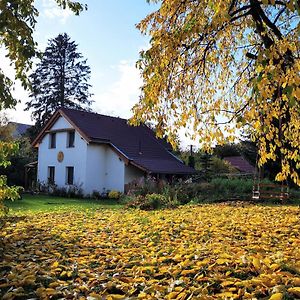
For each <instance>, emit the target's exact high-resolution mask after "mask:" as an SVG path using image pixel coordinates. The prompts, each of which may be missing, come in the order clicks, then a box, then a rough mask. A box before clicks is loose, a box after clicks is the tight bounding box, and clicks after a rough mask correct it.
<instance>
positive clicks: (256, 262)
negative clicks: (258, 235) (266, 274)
mask: <svg viewBox="0 0 300 300" xmlns="http://www.w3.org/2000/svg"><path fill="white" fill-rule="evenodd" d="M252 263H253V266H254V268H255V269H256V270H260V268H261V263H260V260H259V259H258V258H256V257H254V258H253V261H252Z"/></svg>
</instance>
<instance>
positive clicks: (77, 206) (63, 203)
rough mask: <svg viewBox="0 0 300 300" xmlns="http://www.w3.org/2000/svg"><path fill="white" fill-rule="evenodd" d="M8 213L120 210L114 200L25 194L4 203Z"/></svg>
mask: <svg viewBox="0 0 300 300" xmlns="http://www.w3.org/2000/svg"><path fill="white" fill-rule="evenodd" d="M5 204H6V205H7V206H8V207H9V212H10V213H22V212H26V213H27V212H53V211H55V212H56V211H70V210H71V211H74V210H82V209H98V208H104V207H106V208H120V207H121V205H120V204H118V203H117V201H116V200H108V199H107V200H94V199H72V198H70V199H68V198H62V197H53V196H47V195H34V196H32V195H28V194H25V195H24V196H23V198H22V199H21V200H16V201H6V202H5Z"/></svg>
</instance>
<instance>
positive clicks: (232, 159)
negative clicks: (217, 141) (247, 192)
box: [223, 155, 255, 175]
mask: <svg viewBox="0 0 300 300" xmlns="http://www.w3.org/2000/svg"><path fill="white" fill-rule="evenodd" d="M223 160H224V161H226V162H228V163H229V164H230V165H231V166H232V167H234V168H235V169H236V170H237V171H238V172H240V173H241V174H248V175H253V174H254V173H255V167H254V166H252V165H251V164H250V163H249V162H248V161H247V160H246V159H245V158H244V157H243V156H241V155H239V156H225V157H223Z"/></svg>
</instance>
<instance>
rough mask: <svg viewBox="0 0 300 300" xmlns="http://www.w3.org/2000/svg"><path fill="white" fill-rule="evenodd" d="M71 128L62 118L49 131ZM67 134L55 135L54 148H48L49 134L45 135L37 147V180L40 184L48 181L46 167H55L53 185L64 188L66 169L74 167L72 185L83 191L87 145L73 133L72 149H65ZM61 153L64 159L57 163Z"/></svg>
mask: <svg viewBox="0 0 300 300" xmlns="http://www.w3.org/2000/svg"><path fill="white" fill-rule="evenodd" d="M68 128H72V126H71V124H69V123H68V122H67V121H66V120H65V119H64V118H63V117H60V118H59V119H58V120H57V122H56V123H55V124H54V126H53V127H52V128H51V130H57V129H68ZM67 134H68V133H67V132H57V133H56V148H54V149H50V148H49V134H46V135H45V136H44V138H43V139H42V141H41V143H40V145H39V151H38V157H39V158H38V176H37V177H38V180H39V181H40V182H42V183H47V181H48V166H54V167H55V183H56V184H57V185H58V186H66V167H67V166H70V167H74V183H75V184H76V185H78V186H79V185H81V184H82V188H83V189H84V188H85V186H84V183H85V177H86V157H87V154H86V153H87V143H86V142H85V140H84V139H83V138H82V137H81V136H80V135H79V134H78V133H77V132H75V142H74V145H75V146H74V147H73V148H67ZM60 151H62V152H63V153H64V159H63V161H62V162H58V160H57V154H58V152H60Z"/></svg>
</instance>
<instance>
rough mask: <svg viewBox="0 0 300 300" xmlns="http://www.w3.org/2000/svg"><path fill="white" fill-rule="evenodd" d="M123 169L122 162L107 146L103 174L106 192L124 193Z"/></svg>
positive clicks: (123, 164)
mask: <svg viewBox="0 0 300 300" xmlns="http://www.w3.org/2000/svg"><path fill="white" fill-rule="evenodd" d="M124 167H125V163H124V161H123V160H122V159H121V158H120V157H119V156H118V155H117V154H116V153H115V152H114V151H113V150H112V149H111V148H110V147H109V146H107V148H106V172H105V185H106V189H107V190H117V191H120V192H124V184H125V183H124V175H125V174H124V172H125V169H124Z"/></svg>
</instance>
